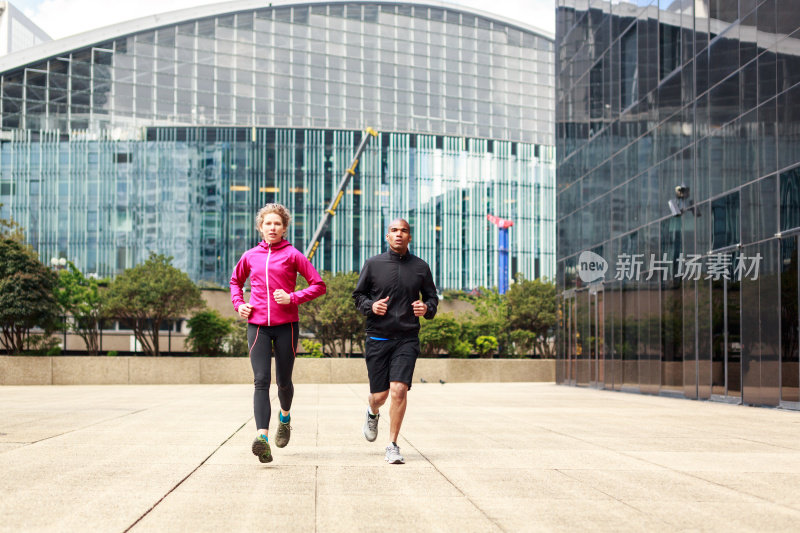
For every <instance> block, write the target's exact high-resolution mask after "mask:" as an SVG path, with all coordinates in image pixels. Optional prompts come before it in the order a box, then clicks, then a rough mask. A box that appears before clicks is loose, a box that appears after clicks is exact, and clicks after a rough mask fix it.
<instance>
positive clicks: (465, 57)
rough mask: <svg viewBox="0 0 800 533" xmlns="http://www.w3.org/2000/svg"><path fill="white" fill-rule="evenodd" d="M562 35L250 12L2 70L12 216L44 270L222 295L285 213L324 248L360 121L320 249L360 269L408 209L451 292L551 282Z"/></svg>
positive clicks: (428, 9) (297, 240) (37, 50)
mask: <svg viewBox="0 0 800 533" xmlns="http://www.w3.org/2000/svg"><path fill="white" fill-rule="evenodd" d="M553 64H554V56H553V38H552V35H548V34H547V33H546V32H543V31H540V30H537V29H535V28H532V27H528V26H525V25H522V24H519V23H516V22H514V21H511V20H506V19H503V18H502V17H498V16H495V15H491V14H487V13H483V12H478V11H473V10H470V9H467V8H463V7H460V6H451V5H448V4H444V3H441V2H431V3H425V2H417V1H410V2H409V1H405V2H357V1H356V2H272V3H271V4H269V6H266V5H265V3H264V2H260V1H252V0H241V1H236V2H227V3H224V4H215V5H210V6H202V7H197V8H193V9H191V10H184V11H179V12H175V13H169V14H164V15H158V16H152V17H147V18H143V19H140V20H136V21H132V22H129V23H123V24H118V25H115V26H111V27H108V28H103V29H100V30H95V31H92V32H89V33H86V34H81V35H77V36H73V37H69V38H65V39H60V40H57V41H52V42H49V43H45V44H43V45H39V46H36V47H34V48H30V49H27V50H24V51H21V52H18V53H15V54H12V55H9V56H7V57H4V58H0V85H1V86H2V90H1V91H0V109H1V110H2V113H1V114H0V121H1V122H0V203H2V204H4V206H3V208H2V213H1V215H2V216H4V217H9V216H13V218H14V219H15V220H17V221H18V222H19V223H20V224H21V225H22V226H23V227H24V228H25V230H26V237H27V239H28V241H29V242H30V243H31V244H32V245H33V246H34V247H35V248H36V249H37V250H38V251H39V253H40V254H41V256H42V257H43V258H45V260H47V259H48V258H50V257H53V256H60V257H66V258H68V259H70V260H72V261H74V262H75V263H76V264H77V265H78V266H79V267H80V268H81V269H82V270H83V271H85V272H89V273H97V274H98V275H100V276H107V275H113V274H115V273H117V272H120V271H121V270H122V269H124V268H126V267H131V266H132V265H134V264H136V263H138V262H141V261H142V260H143V259H144V258H146V257H147V255H148V253H149V252H150V251H155V252H162V253H166V254H169V255H172V256H173V257H174V258H175V259H174V264H175V265H176V266H178V267H179V268H181V269H183V270H185V271H187V272H188V273H189V274H190V276H191V277H192V278H193V279H195V280H196V281H209V282H213V283H216V284H227V281H228V279H229V276H230V271H231V269H232V267H233V265H234V264H235V262H236V260H237V259H238V257H239V256H240V254H241V253H242V252H243V251H244V250H245V249H247V248H249V247H251V246H253V245H254V243H255V242H256V241H257V239H258V236H257V234H256V232H255V229H254V227H253V226H254V221H253V220H254V214H255V212H256V210H257V209H258V208H259V207H260V206H261V205H263V204H264V203H266V202H273V201H277V202H281V203H283V204H285V205H287V206H288V207H289V208H290V209H291V210H292V211H293V214H294V219H293V222H292V225H291V228H290V234H289V238H290V240H291V241H292V242H293V244H295V246H297V247H298V248H300V249H303V248H304V247H305V246H306V244H307V243H308V241H309V240H310V238H311V236H312V234H313V232H314V230H315V229H316V226H317V224H318V222H319V220H320V219H321V218H322V214H323V212H324V209H325V208H326V207H327V204H328V202H329V201H330V199H331V197H332V195H333V193H334V190H335V188H336V186H337V184H338V182H339V179H340V177H341V175H342V173H343V171H344V170H345V169H346V168H348V166H349V163H350V159H351V157H352V154H353V153H354V151H355V147H356V146H357V144H358V143H359V141H360V139H361V136H362V132H363V131H364V129H365V128H366V127H372V128H374V129H375V130H378V131H379V136H378V137H377V138H375V139H374V140H372V141H371V143H370V144H369V145H368V147H367V151H366V152H365V154H364V156H363V158H362V161H361V162H360V163H359V165H358V167H357V172H356V175H355V176H354V178H353V180H352V182H351V185H350V187H349V189H348V191H347V194H346V195H345V197H344V200H343V201H342V202H341V204H340V205H339V208H338V210H337V216H336V217H335V218H334V220H333V222H332V224H331V226H330V228H329V230H328V233H327V234H326V236H325V238H324V239H323V241H322V245H321V246H320V248H319V249H318V251H317V252H316V254H315V256H314V262H315V265H316V266H317V267H318V268H319V269H324V270H330V271H351V270H358V269H359V268H360V266H361V264H362V263H363V261H364V260H365V259H366V258H367V257H369V256H370V255H373V254H375V253H378V252H380V251H381V249H382V247H383V246H384V239H383V234H384V229H385V225H386V224H387V223H388V221H389V220H390V219H391V218H393V217H396V216H403V217H406V218H407V219H409V221H410V222H411V223H412V225H413V226H414V232H415V235H414V242H413V245H414V246H413V247H412V248H413V249H414V251H415V253H417V254H418V255H420V256H421V257H423V258H424V259H426V260H428V262H429V263H430V264H431V266H432V268H433V270H434V275H435V281H436V284H437V286H438V287H440V288H442V289H448V288H452V289H470V288H474V287H478V286H493V285H497V284H498V277H497V276H498V268H497V248H498V243H497V239H498V235H497V229H496V228H495V227H494V226H491V225H490V224H489V223H488V222H487V220H486V215H487V214H488V213H491V214H494V215H497V216H500V217H503V218H508V219H512V220H514V221H515V225H514V226H513V228H512V229H511V242H510V246H509V247H510V256H511V261H510V265H511V271H512V273H513V272H517V271H519V272H523V273H524V274H525V275H526V276H527V277H529V278H530V277H538V276H548V277H554V275H555V148H554V137H555V135H554V128H553V123H554V122H553V117H554V95H553V91H552V87H553V86H554V83H555V82H554V72H553V70H554V67H553Z"/></svg>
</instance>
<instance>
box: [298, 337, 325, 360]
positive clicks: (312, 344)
mask: <svg viewBox="0 0 800 533" xmlns="http://www.w3.org/2000/svg"><path fill="white" fill-rule="evenodd" d="M300 344H302V345H303V349H304V350H305V351H306V352H307V353H306V354H305V355H304V356H303V357H322V344H320V343H318V342H317V341H312V340H311V339H303V340H301V341H300Z"/></svg>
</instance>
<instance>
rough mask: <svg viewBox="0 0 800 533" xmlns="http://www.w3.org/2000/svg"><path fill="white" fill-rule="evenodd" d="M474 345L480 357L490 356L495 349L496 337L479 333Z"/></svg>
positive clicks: (496, 344)
mask: <svg viewBox="0 0 800 533" xmlns="http://www.w3.org/2000/svg"><path fill="white" fill-rule="evenodd" d="M475 346H476V347H477V348H478V353H479V354H481V357H486V358H490V357H492V356H493V355H494V354H495V352H496V351H497V346H498V343H497V338H496V337H494V336H492V335H481V336H480V337H478V338H477V339H476V340H475Z"/></svg>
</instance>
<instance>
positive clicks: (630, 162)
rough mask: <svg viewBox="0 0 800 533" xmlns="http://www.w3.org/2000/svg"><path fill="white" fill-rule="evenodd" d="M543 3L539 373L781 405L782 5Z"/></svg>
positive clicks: (791, 57) (799, 324)
mask: <svg viewBox="0 0 800 533" xmlns="http://www.w3.org/2000/svg"><path fill="white" fill-rule="evenodd" d="M556 12H557V30H556V32H557V33H556V43H557V51H556V56H557V57H556V72H557V91H556V94H557V105H556V132H557V133H556V136H557V139H556V146H557V154H558V158H557V193H556V194H557V219H558V220H557V231H558V254H557V255H558V259H557V280H558V285H559V288H560V290H561V295H562V297H561V305H562V307H561V316H560V322H559V336H558V346H559V349H558V352H559V361H558V365H557V381H558V382H560V383H565V384H577V385H589V386H596V387H601V388H609V389H615V390H630V391H637V392H643V393H652V394H659V393H660V394H674V395H678V396H682V397H687V398H695V399H715V400H720V401H729V402H733V403H745V404H753V405H768V406H778V405H781V406H784V407H788V408H793V409H797V408H798V407H800V402H799V400H800V397H798V382H799V381H800V380H799V379H798V377H799V376H800V369H799V368H798V332H800V318H798V302H799V301H800V293H798V276H800V270H798V260H797V250H798V235H799V234H800V181H799V180H800V177H799V175H800V142H798V141H800V133H799V132H800V114H798V109H800V5H799V4H798V3H797V2H794V1H790V0H696V1H673V0H668V1H666V0H647V1H636V2H625V1H621V0H593V1H589V0H557V11H556ZM583 252H593V253H595V254H597V255H599V256H601V257H602V258H603V259H604V260H605V261H606V262H607V268H608V270H607V272H606V273H605V275H604V276H603V277H599V278H598V279H595V280H591V278H592V276H590V275H589V274H590V273H591V269H592V268H595V270H596V266H595V265H594V264H592V263H591V262H590V261H588V260H587V257H588V256H587V255H584V258H583V259H582V258H581V255H582V254H583ZM637 260H639V261H641V264H640V265H638V266H637V265H635V263H636V261H637ZM632 264H633V266H636V270H637V272H636V275H628V274H632V272H630V270H629V267H630V266H631V265H632ZM754 265H757V268H758V270H757V271H753V270H752V269H750V270H749V271H747V270H745V271H742V270H741V269H740V267H742V266H747V267H752V266H754ZM697 274H699V275H697Z"/></svg>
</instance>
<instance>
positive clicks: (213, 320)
mask: <svg viewBox="0 0 800 533" xmlns="http://www.w3.org/2000/svg"><path fill="white" fill-rule="evenodd" d="M186 325H187V326H189V327H190V328H191V331H190V332H189V335H188V336H187V337H186V342H187V344H188V345H189V348H190V349H191V350H192V351H193V352H195V353H197V354H200V355H222V354H223V353H224V350H223V343H224V341H225V337H226V336H227V335H228V334H230V333H231V331H233V326H232V324H231V320H230V319H227V318H223V316H222V315H220V314H219V313H218V312H217V311H214V310H211V311H200V312H199V313H196V314H195V315H194V316H193V317H192V318H190V319H189V320H188V321H187V322H186Z"/></svg>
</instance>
